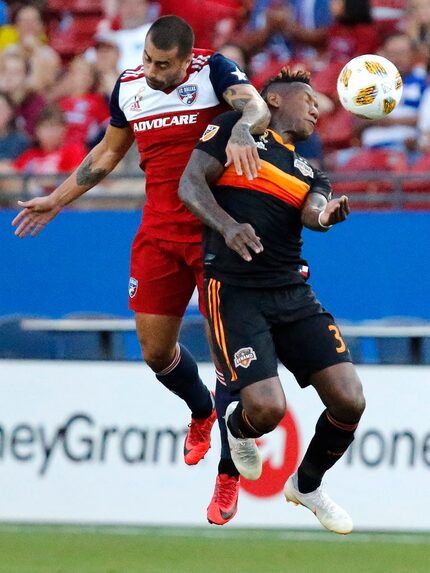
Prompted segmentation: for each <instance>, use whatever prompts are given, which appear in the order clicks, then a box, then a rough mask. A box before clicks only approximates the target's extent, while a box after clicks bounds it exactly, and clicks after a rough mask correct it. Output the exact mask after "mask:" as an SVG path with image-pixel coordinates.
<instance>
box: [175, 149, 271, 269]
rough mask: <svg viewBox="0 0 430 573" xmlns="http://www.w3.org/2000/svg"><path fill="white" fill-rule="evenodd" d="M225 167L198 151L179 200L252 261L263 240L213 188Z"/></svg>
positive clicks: (180, 185) (229, 244)
mask: <svg viewBox="0 0 430 573" xmlns="http://www.w3.org/2000/svg"><path fill="white" fill-rule="evenodd" d="M223 170H224V167H223V165H222V164H221V163H220V162H219V161H218V159H215V158H214V157H212V156H211V155H209V154H208V153H205V152H204V151H201V150H199V149H195V150H194V151H193V153H192V155H191V158H190V160H189V162H188V165H187V167H186V168H185V171H184V173H183V175H182V178H181V181H180V184H179V198H180V199H181V201H183V202H184V204H185V205H186V206H187V207H188V209H189V210H190V211H191V212H192V213H194V215H196V217H198V218H199V219H200V220H201V221H202V222H203V223H204V224H205V225H207V226H208V227H211V228H212V229H214V230H215V231H218V233H220V234H221V235H222V236H223V237H224V239H225V242H226V245H227V246H228V247H229V248H230V249H233V250H234V251H236V253H238V254H239V255H240V256H241V257H242V258H243V259H244V260H245V261H250V260H251V259H252V257H251V254H250V251H249V249H251V250H253V251H254V252H255V253H260V252H261V251H262V250H263V246H262V244H261V242H260V238H259V237H257V235H256V234H255V231H254V229H253V227H252V226H251V225H249V224H248V223H238V222H237V221H236V220H235V219H233V217H231V216H230V215H229V214H228V213H227V212H226V211H224V209H223V208H222V207H221V206H220V205H219V204H218V203H217V202H216V200H215V197H214V195H213V193H212V191H211V189H210V187H209V185H210V184H211V183H212V182H213V181H216V179H218V178H219V176H220V175H221V173H222V172H223Z"/></svg>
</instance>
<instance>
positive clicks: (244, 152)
mask: <svg viewBox="0 0 430 573" xmlns="http://www.w3.org/2000/svg"><path fill="white" fill-rule="evenodd" d="M223 96H224V99H225V101H226V102H227V103H228V104H229V105H230V106H231V107H232V108H233V109H234V110H236V111H240V112H241V113H242V117H241V118H240V119H239V121H238V122H237V123H236V125H235V126H234V127H233V130H232V133H231V137H230V140H229V142H228V144H227V147H226V153H227V163H226V167H228V166H229V165H230V164H231V163H233V164H234V166H235V168H236V172H237V174H238V175H242V173H243V172H244V173H245V176H246V177H247V178H248V179H254V177H257V175H258V170H259V169H260V167H261V163H260V158H259V157H258V153H257V148H256V146H255V142H254V139H253V137H252V135H251V134H257V133H263V132H264V130H265V129H266V127H267V126H268V125H269V121H270V112H269V108H268V107H267V105H266V103H265V102H264V100H263V99H262V97H261V96H260V94H259V93H258V92H257V90H256V89H255V88H254V86H252V85H250V84H236V85H233V86H230V87H229V88H227V89H226V90H225V92H224V94H223Z"/></svg>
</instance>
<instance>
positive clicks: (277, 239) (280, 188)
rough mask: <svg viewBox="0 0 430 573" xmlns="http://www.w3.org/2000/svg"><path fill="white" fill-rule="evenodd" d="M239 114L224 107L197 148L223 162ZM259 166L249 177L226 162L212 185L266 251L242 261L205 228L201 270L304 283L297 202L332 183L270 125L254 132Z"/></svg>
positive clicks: (242, 281) (327, 190)
mask: <svg viewBox="0 0 430 573" xmlns="http://www.w3.org/2000/svg"><path fill="white" fill-rule="evenodd" d="M239 117H240V114H239V113H237V112H227V113H224V114H222V115H220V116H218V117H217V118H216V119H215V120H213V123H212V124H211V125H209V126H208V127H207V129H206V131H205V133H204V134H203V135H202V137H201V139H200V142H199V144H198V145H197V149H200V150H202V151H205V152H206V153H208V154H209V155H211V156H213V157H215V158H216V159H218V160H219V161H220V162H221V163H222V165H224V164H225V162H226V154H225V148H226V145H227V141H228V139H229V137H230V133H231V129H232V127H233V125H234V124H235V123H236V122H237V120H238V118H239ZM254 139H255V141H256V144H257V148H258V153H259V155H260V158H261V163H262V168H261V170H260V171H259V174H258V177H257V178H256V179H253V180H252V181H249V180H248V179H247V178H246V177H245V176H238V175H237V174H236V171H235V168H234V166H233V165H231V166H230V167H228V168H227V169H226V170H225V172H224V173H223V175H222V176H221V177H220V179H218V181H217V182H216V183H215V184H214V185H213V188H212V191H213V193H214V196H215V198H216V200H217V202H218V203H219V204H220V205H221V207H222V208H223V209H224V210H225V211H227V213H229V214H230V215H231V216H232V217H233V218H234V219H236V221H238V222H240V223H250V224H251V225H252V226H253V227H254V229H255V232H256V234H257V235H258V236H259V237H260V239H261V242H262V244H263V247H264V251H263V252H262V253H260V254H258V255H257V254H255V253H253V252H252V251H251V255H252V261H251V262H246V261H244V260H243V259H242V258H241V257H240V256H239V255H238V254H237V253H236V252H235V251H233V250H231V249H229V248H228V247H227V245H226V244H225V241H224V238H223V237H222V236H221V235H220V234H219V233H217V232H216V231H214V230H212V229H209V228H205V230H204V235H203V252H204V268H205V276H206V277H208V278H215V279H218V280H220V281H221V282H225V283H228V284H232V285H238V286H248V287H270V286H271V287H278V286H284V285H288V284H300V283H303V282H304V281H305V280H306V279H307V276H308V265H307V262H306V261H305V260H304V259H303V258H302V253H301V251H302V244H303V241H302V238H301V233H302V228H303V225H302V223H301V208H302V206H303V203H304V201H305V199H306V197H307V195H308V193H320V194H322V195H324V197H326V199H327V200H329V199H330V197H331V186H330V183H329V181H328V178H327V177H326V175H324V174H323V173H322V172H321V171H319V170H317V169H314V168H313V167H311V166H310V165H309V163H308V162H307V161H306V159H304V158H303V157H301V156H300V155H298V154H297V153H296V152H295V151H294V146H293V145H289V144H284V143H283V142H282V138H281V137H280V136H279V135H278V134H277V133H275V132H274V131H271V130H270V129H268V130H267V131H266V132H265V133H264V134H263V135H261V136H255V137H254Z"/></svg>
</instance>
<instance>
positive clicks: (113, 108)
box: [109, 78, 129, 127]
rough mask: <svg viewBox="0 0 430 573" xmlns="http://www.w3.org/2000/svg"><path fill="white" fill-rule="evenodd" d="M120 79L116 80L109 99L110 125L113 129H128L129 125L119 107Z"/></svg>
mask: <svg viewBox="0 0 430 573" xmlns="http://www.w3.org/2000/svg"><path fill="white" fill-rule="evenodd" d="M120 79H121V78H118V80H117V82H116V84H115V87H114V88H113V91H112V95H111V97H110V103H109V109H110V124H111V125H112V126H113V127H128V125H129V124H128V121H127V118H126V117H125V114H124V112H123V111H122V109H121V108H120V107H119V88H120V85H121V82H120Z"/></svg>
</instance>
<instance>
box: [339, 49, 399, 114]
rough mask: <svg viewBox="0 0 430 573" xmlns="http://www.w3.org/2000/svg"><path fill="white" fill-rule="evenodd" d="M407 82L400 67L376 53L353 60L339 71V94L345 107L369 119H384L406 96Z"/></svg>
mask: <svg viewBox="0 0 430 573" xmlns="http://www.w3.org/2000/svg"><path fill="white" fill-rule="evenodd" d="M402 90H403V82H402V78H401V76H400V73H399V70H398V69H397V68H396V66H395V65H394V64H393V63H392V62H390V60H387V58H383V57H382V56H376V55H373V54H365V55H364V56H358V57H357V58H354V59H352V60H351V61H349V62H348V63H347V64H346V65H345V66H344V68H343V69H342V71H341V72H340V74H339V77H338V80H337V93H338V95H339V100H340V103H341V104H342V105H343V107H344V108H345V109H346V110H348V111H350V112H351V113H353V114H354V115H357V116H358V117H363V118H365V119H381V118H383V117H385V116H386V115H388V114H389V113H391V112H392V111H393V109H394V108H395V107H396V105H397V104H398V103H399V101H400V98H401V97H402Z"/></svg>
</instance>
